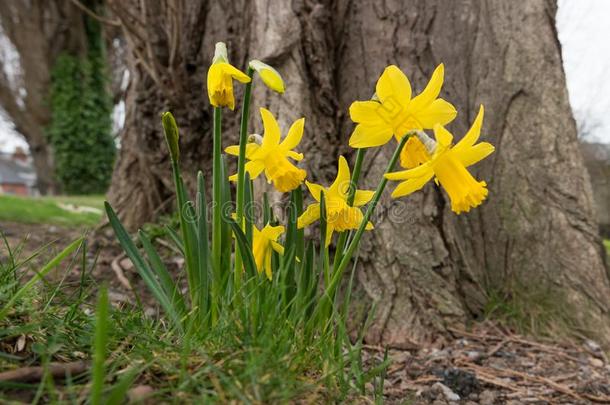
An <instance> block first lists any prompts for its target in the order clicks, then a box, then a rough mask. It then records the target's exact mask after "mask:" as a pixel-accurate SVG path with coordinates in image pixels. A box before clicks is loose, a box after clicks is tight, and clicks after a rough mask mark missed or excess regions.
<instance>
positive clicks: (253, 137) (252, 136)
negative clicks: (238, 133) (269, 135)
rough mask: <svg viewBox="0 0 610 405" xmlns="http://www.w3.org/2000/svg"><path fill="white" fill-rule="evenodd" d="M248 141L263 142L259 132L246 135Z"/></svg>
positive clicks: (260, 143) (259, 143)
mask: <svg viewBox="0 0 610 405" xmlns="http://www.w3.org/2000/svg"><path fill="white" fill-rule="evenodd" d="M248 143H255V144H257V145H262V144H263V137H262V136H260V135H259V134H250V135H248Z"/></svg>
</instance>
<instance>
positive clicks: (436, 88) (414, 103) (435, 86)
mask: <svg viewBox="0 0 610 405" xmlns="http://www.w3.org/2000/svg"><path fill="white" fill-rule="evenodd" d="M444 74H445V67H444V65H443V64H442V63H441V64H440V65H438V66H437V68H436V69H435V70H434V73H432V77H431V78H430V81H429V82H428V85H427V86H426V88H425V89H424V91H422V92H421V93H420V94H419V95H418V96H416V97H413V100H411V104H409V109H410V110H411V113H412V114H416V113H417V112H419V111H420V110H421V109H423V108H425V107H426V106H427V105H429V104H430V103H432V102H433V101H434V100H436V98H437V97H438V95H439V94H440V92H441V87H443V77H444Z"/></svg>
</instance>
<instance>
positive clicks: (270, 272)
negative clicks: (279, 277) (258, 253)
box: [265, 249, 273, 280]
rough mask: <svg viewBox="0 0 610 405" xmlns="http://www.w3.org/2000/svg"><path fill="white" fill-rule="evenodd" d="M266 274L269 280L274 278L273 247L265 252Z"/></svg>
mask: <svg viewBox="0 0 610 405" xmlns="http://www.w3.org/2000/svg"><path fill="white" fill-rule="evenodd" d="M265 274H266V275H267V278H268V279H269V280H273V269H272V268H271V249H269V250H267V252H266V253H265Z"/></svg>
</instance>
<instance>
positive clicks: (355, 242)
mask: <svg viewBox="0 0 610 405" xmlns="http://www.w3.org/2000/svg"><path fill="white" fill-rule="evenodd" d="M413 135H414V133H412V132H410V133H408V134H406V135H405V136H404V137H403V138H402V140H401V141H400V143H399V144H398V147H397V148H396V150H395V151H394V154H393V155H392V158H391V159H390V162H389V163H388V166H387V168H386V170H385V172H384V174H387V173H389V172H391V171H392V170H394V166H396V162H397V161H398V158H399V157H400V152H401V151H402V148H403V147H404V146H405V143H406V142H407V140H408V139H409V138H410V137H411V136H413ZM387 183H388V179H386V178H385V176H384V177H382V179H381V182H380V183H379V185H378V186H377V190H375V195H373V199H372V200H371V202H370V204H369V206H368V207H367V209H366V212H365V214H364V218H363V219H362V222H361V223H360V226H359V227H358V230H357V231H356V234H355V235H354V238H353V239H352V241H351V242H350V244H349V246H348V247H347V249H346V251H345V255H344V256H343V258H342V259H341V263H340V264H339V267H338V268H337V271H335V274H333V279H332V280H331V282H330V285H329V287H328V290H327V293H328V295H329V297H333V296H334V295H335V292H336V290H337V287H338V285H339V281H341V276H342V274H343V272H344V271H345V268H346V267H347V265H348V264H349V262H350V261H351V259H352V256H353V255H354V251H355V250H356V248H357V247H358V244H359V243H360V238H361V237H362V234H363V233H364V229H365V228H366V224H367V223H368V222H369V219H370V218H371V216H372V215H373V212H375V208H376V207H377V203H379V199H380V198H381V194H383V190H384V189H385V186H386V185H387Z"/></svg>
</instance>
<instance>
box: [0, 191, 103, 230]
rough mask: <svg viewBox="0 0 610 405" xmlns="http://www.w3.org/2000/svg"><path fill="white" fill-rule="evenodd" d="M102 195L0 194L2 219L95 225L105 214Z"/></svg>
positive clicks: (65, 224) (33, 222) (0, 215)
mask: <svg viewBox="0 0 610 405" xmlns="http://www.w3.org/2000/svg"><path fill="white" fill-rule="evenodd" d="M103 201H104V197H103V196H56V197H40V198H33V197H16V196H9V195H0V221H13V222H21V223H27V224H49V225H63V226H68V227H79V226H93V225H95V224H97V223H98V222H99V220H100V218H101V217H102V211H101V208H103ZM60 204H62V205H68V204H69V205H73V206H76V207H86V209H90V208H93V209H95V210H99V212H75V211H71V210H68V209H64V208H62V207H61V206H60Z"/></svg>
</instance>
